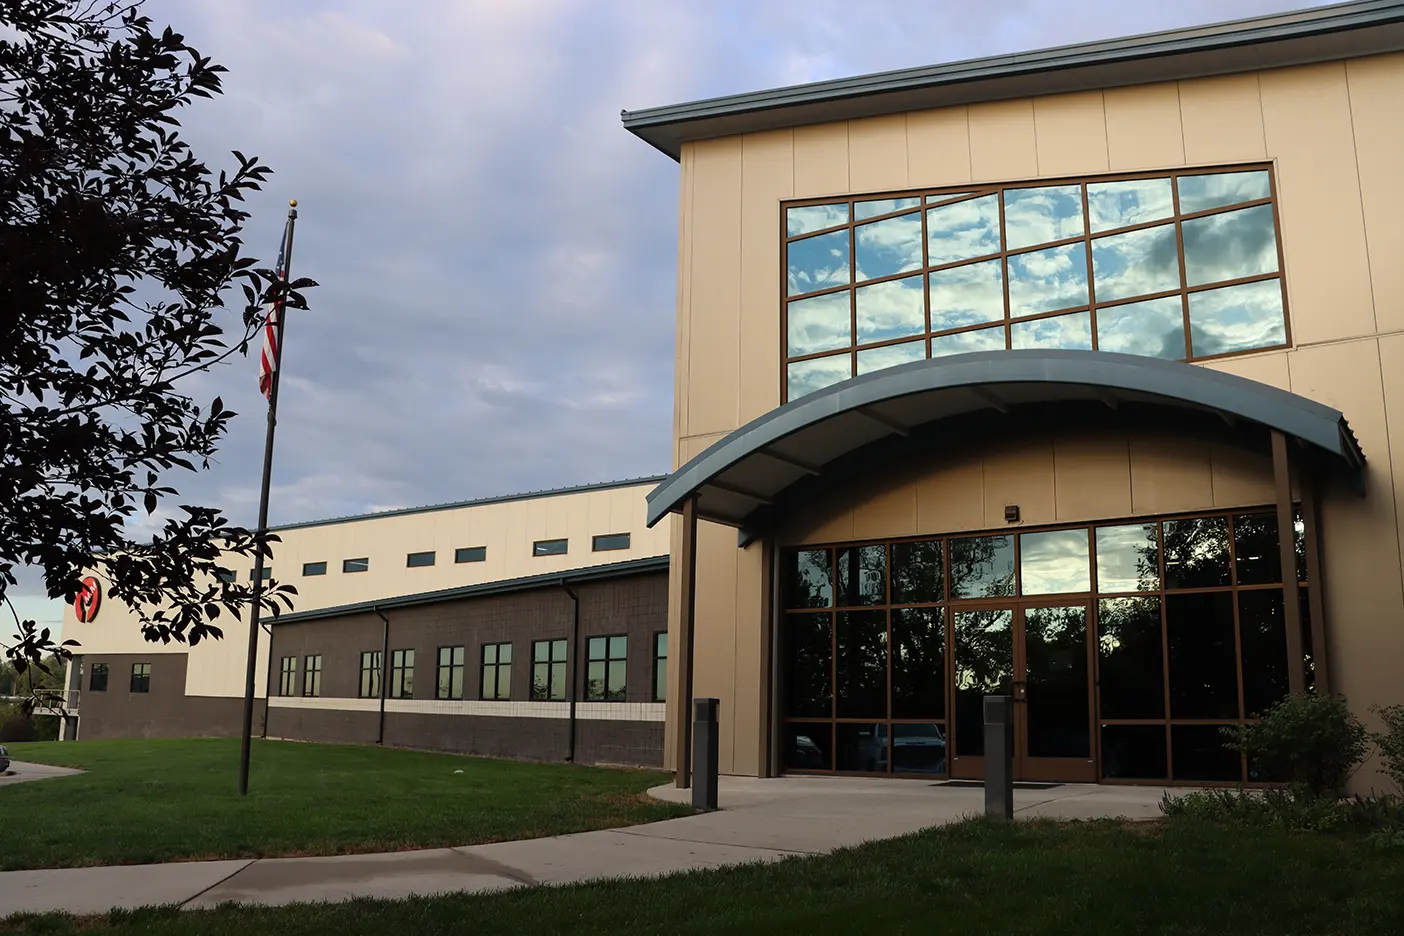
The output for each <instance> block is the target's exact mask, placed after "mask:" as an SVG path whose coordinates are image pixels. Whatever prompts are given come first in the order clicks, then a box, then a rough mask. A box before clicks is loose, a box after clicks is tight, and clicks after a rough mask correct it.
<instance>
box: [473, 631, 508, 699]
mask: <svg viewBox="0 0 1404 936" xmlns="http://www.w3.org/2000/svg"><path fill="white" fill-rule="evenodd" d="M480 695H481V697H482V698H484V699H510V698H512V645H511V644H509V643H495V644H483V681H482V691H481V693H480Z"/></svg>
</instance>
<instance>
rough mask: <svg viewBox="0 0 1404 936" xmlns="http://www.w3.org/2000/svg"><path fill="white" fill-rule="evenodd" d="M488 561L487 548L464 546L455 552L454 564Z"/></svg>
mask: <svg viewBox="0 0 1404 936" xmlns="http://www.w3.org/2000/svg"><path fill="white" fill-rule="evenodd" d="M486 559H487V547H486V546H464V547H462V548H461V549H455V550H454V551H453V561H454V562H483V561H484V560H486Z"/></svg>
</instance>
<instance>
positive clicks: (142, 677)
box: [131, 663, 151, 692]
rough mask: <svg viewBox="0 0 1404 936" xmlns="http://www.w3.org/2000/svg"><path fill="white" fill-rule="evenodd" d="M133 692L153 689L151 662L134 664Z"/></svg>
mask: <svg viewBox="0 0 1404 936" xmlns="http://www.w3.org/2000/svg"><path fill="white" fill-rule="evenodd" d="M131 688H132V692H150V691H151V664H150V663H133V664H132V687H131Z"/></svg>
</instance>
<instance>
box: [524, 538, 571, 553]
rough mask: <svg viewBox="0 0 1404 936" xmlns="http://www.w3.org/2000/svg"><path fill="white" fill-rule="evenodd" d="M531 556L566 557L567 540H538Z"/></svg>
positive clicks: (532, 546)
mask: <svg viewBox="0 0 1404 936" xmlns="http://www.w3.org/2000/svg"><path fill="white" fill-rule="evenodd" d="M531 554H532V555H533V556H564V555H565V554H566V540H563V539H551V540H537V541H536V542H535V543H533V544H532V545H531Z"/></svg>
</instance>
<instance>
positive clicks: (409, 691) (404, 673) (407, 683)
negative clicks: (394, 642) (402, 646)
mask: <svg viewBox="0 0 1404 936" xmlns="http://www.w3.org/2000/svg"><path fill="white" fill-rule="evenodd" d="M390 698H392V699H412V698H414V651H413V650H391V651H390Z"/></svg>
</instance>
